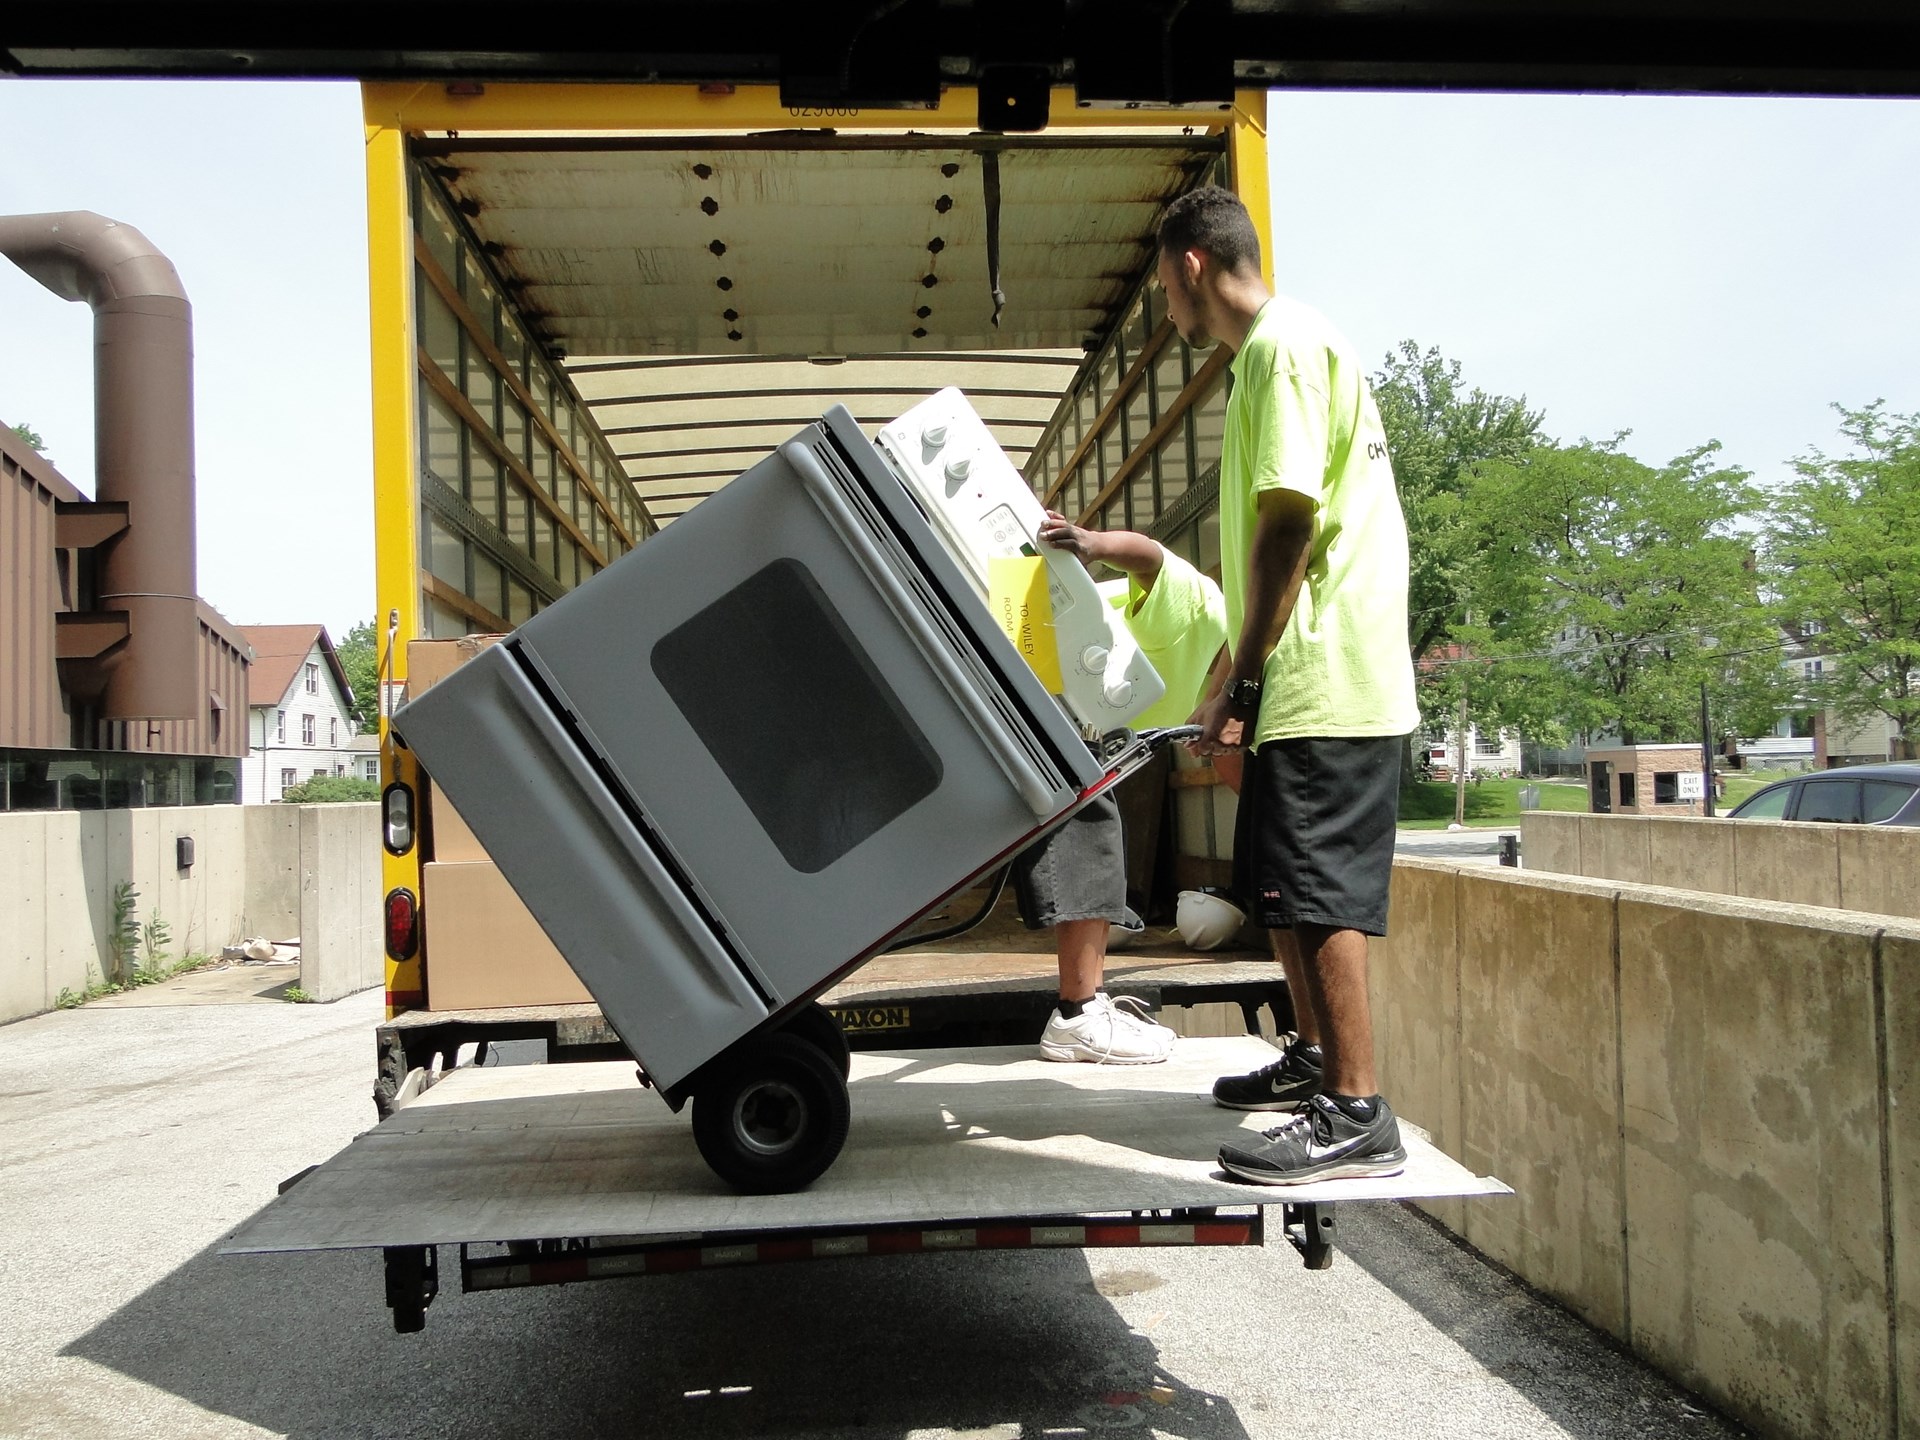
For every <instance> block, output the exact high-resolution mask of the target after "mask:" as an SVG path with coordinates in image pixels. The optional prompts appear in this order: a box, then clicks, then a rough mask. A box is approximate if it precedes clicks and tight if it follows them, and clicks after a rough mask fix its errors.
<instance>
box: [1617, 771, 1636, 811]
mask: <svg viewBox="0 0 1920 1440" xmlns="http://www.w3.org/2000/svg"><path fill="white" fill-rule="evenodd" d="M1638 779H1639V776H1637V775H1635V774H1634V773H1633V772H1632V771H1631V770H1628V771H1626V772H1624V773H1623V774H1622V775H1621V776H1620V803H1621V804H1622V805H1631V804H1633V803H1634V800H1633V792H1634V789H1635V782H1636V781H1638Z"/></svg>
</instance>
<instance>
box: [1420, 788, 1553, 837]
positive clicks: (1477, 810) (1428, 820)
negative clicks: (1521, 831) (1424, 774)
mask: <svg viewBox="0 0 1920 1440" xmlns="http://www.w3.org/2000/svg"><path fill="white" fill-rule="evenodd" d="M1523 785H1538V786H1539V787H1540V808H1541V809H1542V810H1585V809H1586V808H1587V787H1586V786H1585V785H1584V784H1583V783H1581V782H1580V781H1578V780H1575V781H1572V782H1570V783H1561V782H1558V781H1553V780H1481V781H1477V782H1476V781H1468V782H1467V824H1468V825H1493V826H1509V827H1511V826H1514V825H1518V824H1519V823H1520V815H1521V810H1520V787H1521V786H1523ZM1452 823H1453V785H1452V782H1450V781H1446V780H1421V781H1416V782H1415V783H1414V784H1413V785H1412V786H1411V787H1409V788H1408V789H1405V790H1402V791H1401V792H1400V828H1401V829H1403V830H1444V829H1446V828H1447V826H1449V825H1451V824H1452Z"/></svg>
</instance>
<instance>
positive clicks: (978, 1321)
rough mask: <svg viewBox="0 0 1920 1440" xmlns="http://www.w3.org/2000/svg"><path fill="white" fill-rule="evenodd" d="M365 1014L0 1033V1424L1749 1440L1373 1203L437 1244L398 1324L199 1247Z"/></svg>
mask: <svg viewBox="0 0 1920 1440" xmlns="http://www.w3.org/2000/svg"><path fill="white" fill-rule="evenodd" d="M378 1006H379V995H378V992H366V993H363V994H361V995H358V996H355V997H353V998H352V999H349V1000H346V1001H342V1002H340V1003H338V1004H336V1005H332V1006H317V1005H316V1006H297V1005H269V1004H201V1005H193V1004H184V1005H172V1006H169V1005H152V1004H150V1005H146V1006H142V1007H130V1008H105V1007H103V1008H85V1009H80V1010H73V1011H65V1012H57V1013H54V1014H51V1015H45V1016H41V1017H39V1018H36V1019H32V1020H27V1021H23V1022H20V1023H18V1024H15V1025H11V1026H8V1027H5V1028H0V1126H4V1132H5V1134H6V1135H7V1136H8V1142H9V1143H8V1145H7V1147H6V1151H5V1154H4V1156H0V1177H4V1178H3V1179H0V1231H3V1232H4V1233H5V1234H6V1236H7V1237H8V1263H7V1265H6V1266H5V1268H4V1270H0V1313H4V1314H5V1315H7V1316H8V1317H9V1323H8V1324H7V1325H6V1326H5V1327H4V1328H0V1435H5V1436H18V1437H32V1440H42V1437H48V1440H51V1437H63V1440H64V1437H95V1436H120V1435H138V1436H154V1437H176V1436H177V1437H196V1440H198V1437H220V1436H243V1435H244V1436H252V1435H261V1434H268V1435H290V1436H300V1437H363V1436H394V1437H402V1436H405V1437H413V1436H440V1435H447V1436H452V1435H458V1436H463V1437H472V1436H545V1435H554V1436H560V1435H565V1436H622V1435H674V1436H713V1437H736V1436H738V1437H745V1436H755V1435H769V1434H792V1435H809V1436H829V1435H849V1436H872V1437H919V1436H960V1435H965V1436H996V1437H998V1436H1006V1437H1015V1436H1036V1437H1037V1436H1040V1435H1043V1434H1045V1435H1050V1436H1075V1435H1086V1434H1092V1433H1099V1434H1139V1435H1148V1434H1155V1435H1165V1436H1180V1437H1192V1440H1201V1437H1223V1440H1224V1437H1240V1436H1274V1437H1281V1436H1297V1435H1301V1434H1309V1435H1313V1436H1315V1437H1319V1440H1337V1437H1355V1440H1358V1437H1379V1436H1403V1435H1404V1436H1414V1435H1419V1436H1432V1435H1446V1436H1455V1435H1457V1436H1475V1437H1484V1436H1494V1437H1516V1440H1517V1437H1536V1436H1541V1437H1544V1436H1574V1437H1581V1440H1602V1437H1624V1436H1671V1435H1685V1436H1732V1435H1738V1434H1741V1433H1743V1432H1741V1431H1739V1430H1738V1429H1737V1428H1736V1427H1733V1426H1731V1425H1728V1424H1726V1423H1725V1422H1723V1421H1721V1420H1719V1419H1718V1418H1717V1417H1715V1416H1713V1415H1712V1414H1710V1413H1708V1412H1706V1411H1704V1410H1703V1409H1702V1408H1701V1407H1700V1406H1699V1405H1698V1403H1697V1402H1694V1401H1692V1400H1691V1399H1690V1397H1688V1396H1687V1395H1685V1394H1684V1393H1683V1392H1681V1391H1678V1390H1677V1389H1675V1388H1674V1387H1673V1386H1671V1385H1669V1384H1668V1383H1667V1382H1666V1381H1664V1380H1663V1379H1661V1378H1660V1377H1659V1376H1657V1375H1655V1374H1654V1373H1653V1372H1651V1371H1649V1370H1647V1369H1646V1368H1644V1367H1643V1366H1641V1365H1639V1364H1637V1363H1636V1362H1635V1361H1633V1360H1632V1359H1631V1358H1629V1357H1628V1356H1626V1355H1624V1354H1623V1353H1622V1352H1621V1351H1620V1350H1619V1349H1617V1348H1616V1347H1615V1346H1614V1345H1612V1344H1611V1343H1610V1342H1608V1341H1606V1340H1604V1339H1603V1338H1601V1337H1600V1336H1599V1335H1597V1334H1596V1333H1594V1332H1593V1331H1590V1330H1588V1329H1587V1328H1586V1327H1585V1326H1584V1325H1582V1324H1580V1323H1579V1322H1577V1321H1575V1320H1573V1319H1572V1318H1570V1317H1569V1316H1567V1315H1566V1314H1565V1313H1563V1312H1562V1311H1560V1310H1559V1309H1557V1308H1556V1307H1554V1306H1552V1305H1549V1304H1547V1303H1545V1302H1543V1301H1541V1300H1539V1299H1538V1298H1536V1297H1534V1296H1533V1295H1531V1294H1530V1293H1529V1292H1527V1291H1526V1290H1525V1289H1524V1288H1523V1287H1521V1286H1519V1285H1518V1284H1516V1283H1514V1282H1513V1281H1512V1280H1510V1279H1508V1278H1507V1277H1505V1276H1504V1275H1502V1274H1500V1273H1499V1272H1497V1271H1495V1270H1494V1269H1493V1268H1491V1267H1490V1266H1488V1265H1486V1264H1484V1263H1483V1262H1481V1261H1480V1260H1478V1259H1477V1258H1476V1257H1474V1256H1473V1255H1472V1254H1471V1253H1470V1252H1468V1251H1466V1250H1464V1249H1462V1248H1460V1247H1459V1246H1457V1245H1456V1244H1454V1243H1453V1242H1452V1241H1451V1240H1449V1239H1448V1238H1447V1237H1446V1235H1445V1234H1444V1233H1443V1232H1441V1231H1440V1230H1438V1229H1437V1228H1435V1227H1434V1226H1432V1225H1431V1224H1429V1223H1428V1222H1427V1221H1425V1220H1424V1219H1422V1218H1421V1217H1419V1216H1418V1215H1417V1214H1415V1213H1414V1212H1412V1211H1410V1210H1406V1209H1403V1208H1401V1207H1398V1206H1394V1205H1352V1206H1346V1207H1343V1208H1342V1210H1341V1212H1340V1225H1341V1253H1340V1256H1339V1258H1338V1259H1337V1261H1336V1263H1335V1266H1334V1268H1333V1269H1332V1270H1331V1271H1327V1272H1321V1273H1310V1272H1308V1271H1306V1270H1304V1269H1303V1268H1302V1267H1301V1265H1300V1263H1299V1260H1298V1258H1297V1256H1296V1255H1295V1254H1294V1252H1293V1251H1292V1249H1291V1248H1289V1247H1288V1246H1286V1245H1285V1244H1284V1243H1281V1242H1280V1241H1279V1240H1278V1239H1277V1237H1276V1238H1275V1239H1274V1241H1273V1242H1272V1243H1271V1244H1270V1246H1269V1247H1268V1248H1266V1249H1264V1250H1191V1251H1141V1250H1122V1251H1111V1252H1100V1253H1091V1254H1089V1253H1083V1252H1053V1253H1025V1254H1022V1253H1001V1254H983V1255H944V1256H943V1255H929V1256H913V1257H903V1258H893V1259H871V1260H870V1259H859V1260H847V1261H827V1262H817V1263H814V1264H808V1265H795V1266H789V1267H767V1268H764V1269H759V1270H751V1271H748V1270H740V1271H723V1272H718V1273H707V1274H693V1275H677V1276H667V1277H659V1278H653V1279H648V1280H639V1281H615V1282H606V1283H601V1284H593V1285H585V1286H577V1287H566V1288H556V1289H545V1290H531V1291H517V1292H509V1293H505V1294H492V1295H472V1296H466V1295H462V1294H460V1293H459V1291H458V1273H457V1269H455V1268H452V1267H451V1265H450V1261H451V1258H452V1257H451V1256H450V1255H449V1256H448V1257H447V1258H446V1259H445V1260H443V1283H444V1284H445V1285H446V1286H447V1288H446V1289H444V1290H443V1291H442V1294H441V1296H440V1298H439V1300H438V1301H437V1302H436V1303H435V1305H434V1306H433V1308H432V1309H431V1310H430V1311H429V1312H428V1316H427V1326H426V1330H425V1332H424V1333H422V1334H418V1335H411V1336H401V1335H396V1334H394V1333H392V1331H391V1329H390V1327H389V1325H388V1321H387V1313H386V1310H385V1307H384V1303H383V1297H382V1290H381V1269H380V1263H379V1257H378V1256H377V1255H374V1254H371V1253H336V1254H319V1255H304V1256H258V1257H228V1258H222V1257H220V1256H218V1255H216V1254H215V1253H214V1248H215V1246H216V1245H217V1243H218V1241H219V1239H220V1237H221V1236H222V1235H223V1234H224V1233H225V1232H226V1231H228V1230H230V1229H231V1228H232V1227H233V1226H234V1225H235V1224H236V1223H238V1222H239V1221H240V1220H242V1219H244V1218H245V1217H246V1216H248V1215H250V1214H251V1213H253V1212H254V1211H255V1210H257V1209H258V1208H259V1207H260V1206H261V1205H263V1204H265V1203H266V1202H267V1201H268V1200H269V1199H271V1198H272V1196H273V1194H274V1191H275V1187H276V1185H277V1184H278V1182H280V1181H281V1180H283V1179H285V1178H286V1177H288V1176H290V1175H292V1174H294V1173H295V1172H297V1171H299V1170H300V1169H302V1168H304V1167H305V1166H307V1165H309V1164H312V1163H314V1162H316V1161H319V1160H322V1159H325V1158H326V1157H327V1156H329V1155H330V1154H332V1153H333V1152H334V1151H335V1150H337V1149H338V1148H339V1147H340V1146H342V1145H343V1144H345V1143H346V1142H347V1141H348V1140H349V1139H350V1138H351V1137H352V1136H353V1135H354V1134H355V1133H356V1132H358V1131H360V1130H362V1129H364V1128H366V1127H367V1126H369V1125H371V1124H372V1122H373V1118H374V1117H373V1110H372V1105H371V1102H370V1100H369V1098H368V1093H369V1090H370V1088H371V1084H372V1078H373V1043H372V1036H371V1027H372V1025H373V1023H374V1021H375V1020H376V1018H377V1017H378V1014H379V1009H378ZM1205 1114H1206V1112H1205V1111H1201V1112H1199V1115H1200V1117H1201V1118H1204V1116H1205ZM1482 1203H1490V1204H1497V1203H1500V1202H1499V1201H1497V1200H1493V1201H1487V1202H1482ZM1276 1228H1277V1227H1276Z"/></svg>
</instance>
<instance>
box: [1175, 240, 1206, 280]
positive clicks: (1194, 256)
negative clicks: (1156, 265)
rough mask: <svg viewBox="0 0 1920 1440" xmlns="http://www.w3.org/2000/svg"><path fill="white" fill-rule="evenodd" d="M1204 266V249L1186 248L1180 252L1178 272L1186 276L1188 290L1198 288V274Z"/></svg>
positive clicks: (1199, 274)
mask: <svg viewBox="0 0 1920 1440" xmlns="http://www.w3.org/2000/svg"><path fill="white" fill-rule="evenodd" d="M1206 268H1207V257H1206V253H1205V252H1204V251H1200V250H1188V251H1185V252H1183V253H1182V254H1181V256H1180V273H1181V274H1183V275H1184V276H1186V279H1187V289H1188V290H1197V289H1199V288H1200V276H1201V274H1202V273H1203V272H1205V270H1206Z"/></svg>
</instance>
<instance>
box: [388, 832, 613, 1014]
mask: <svg viewBox="0 0 1920 1440" xmlns="http://www.w3.org/2000/svg"><path fill="white" fill-rule="evenodd" d="M421 889H422V891H423V892H424V893H423V895H422V897H421V902H420V910H421V919H422V921H423V923H424V933H425V934H426V936H427V950H426V972H427V1004H428V1005H429V1006H430V1007H431V1008H433V1009H435V1010H482V1009H493V1008H496V1007H499V1006H506V1005H579V1004H587V1003H591V1001H592V999H593V997H592V996H591V995H589V994H588V993H587V987H586V986H584V985H582V984H581V983H580V980H579V977H577V976H576V975H575V974H574V973H573V970H572V968H571V967H570V966H569V965H568V964H567V962H566V961H565V959H563V958H562V957H561V954H560V952H559V951H558V950H556V949H554V948H553V942H552V941H551V940H549V939H547V935H546V932H545V931H544V930H542V929H541V928H540V924H539V922H538V921H536V920H535V919H534V918H533V916H532V915H531V914H529V913H528V911H527V907H526V906H525V905H522V904H521V903H520V897H519V896H518V895H515V894H514V893H513V887H512V886H510V885H508V884H507V882H506V879H505V877H503V876H502V875H501V874H500V871H499V868H498V867H497V866H495V865H494V864H493V863H492V862H491V861H487V860H466V861H451V862H449V861H438V860H437V861H433V862H432V863H430V864H428V865H425V866H423V867H422V870H421Z"/></svg>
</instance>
